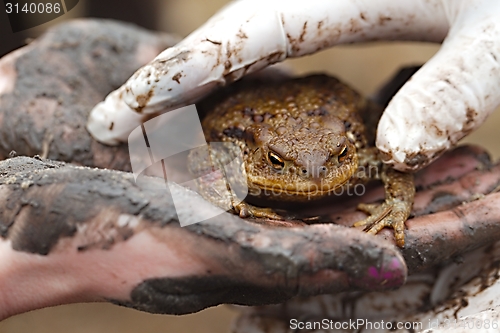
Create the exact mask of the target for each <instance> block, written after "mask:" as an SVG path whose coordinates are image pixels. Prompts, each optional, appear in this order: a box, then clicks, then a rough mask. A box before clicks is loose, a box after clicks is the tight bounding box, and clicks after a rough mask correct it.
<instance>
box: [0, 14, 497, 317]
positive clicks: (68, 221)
mask: <svg viewBox="0 0 500 333" xmlns="http://www.w3.org/2000/svg"><path fill="white" fill-rule="evenodd" d="M88 22H92V21H80V22H78V24H80V25H79V26H78V25H77V27H79V28H82V29H84V31H85V28H88V26H87V23H88ZM92 24H94V23H92ZM98 30H99V31H103V29H98ZM75 35H76V36H77V35H78V34H75ZM89 38H91V36H90V37H89ZM100 39H101V40H102V39H103V38H102V36H101V38H100ZM104 40H108V42H111V43H112V42H113V41H114V40H113V39H111V38H104ZM68 42H70V44H72V45H73V43H75V41H73V43H71V41H68ZM40 45H41V44H38V45H37V44H33V47H32V48H33V49H38V46H40ZM49 45H50V43H49ZM49 45H47V44H45V46H44V48H42V49H43V50H44V51H43V52H45V53H43V54H40V53H35V54H36V55H37V57H33V58H32V59H34V60H33V62H34V63H33V65H34V66H35V68H36V61H35V60H37V59H38V61H41V62H43V63H44V64H45V59H47V55H48V54H51V53H53V52H55V51H54V48H51V47H49ZM105 45H106V44H105ZM105 45H103V47H104V46H105ZM73 46H74V45H73ZM70 50H73V49H69V50H66V51H64V50H62V51H61V52H62V54H59V56H62V55H63V54H64V53H65V52H69V51H70ZM29 52H30V50H27V53H26V54H29ZM91 52H92V51H91ZM85 54H86V53H85V50H83V51H82V56H84V55H85ZM17 60H18V59H17V58H15V57H11V58H9V61H11V62H13V64H14V65H15V64H16V62H17ZM129 61H132V60H129ZM59 64H60V66H61V67H60V68H53V71H52V73H55V74H57V73H60V72H62V71H63V70H64V69H66V70H68V75H67V77H64V78H63V79H62V80H61V83H62V86H63V87H64V86H65V85H66V84H70V83H71V82H74V80H72V78H75V77H76V78H78V77H79V75H76V74H75V76H73V75H69V73H72V70H77V72H76V73H81V71H82V70H83V72H88V71H90V70H91V69H93V70H95V71H96V72H98V73H101V74H102V75H103V76H104V77H108V76H109V74H110V73H111V72H113V71H115V70H116V69H115V68H113V67H109V66H102V65H101V63H99V62H93V63H92V62H90V63H85V62H84V64H83V65H84V66H90V68H87V71H86V70H85V68H78V67H72V66H69V68H68V67H67V63H66V62H62V61H60V62H59ZM39 65H40V64H39ZM121 65H126V64H125V63H122V64H121ZM40 66H41V65H40ZM93 66H96V68H93ZM12 68H19V67H17V66H13V67H12ZM11 74H14V75H12V76H10V77H9V78H10V79H11V81H10V85H13V84H14V83H15V82H22V80H24V79H28V78H29V77H30V76H31V75H32V73H19V72H16V71H14V72H13V73H11ZM43 80H48V81H47V82H50V80H52V76H51V75H45V76H44V77H41V78H40V81H39V83H40V84H39V87H40V90H39V91H37V93H36V94H33V92H32V91H30V90H17V91H16V92H15V93H14V92H12V91H4V93H3V94H2V95H1V96H0V110H1V112H2V113H3V114H12V113H13V112H14V111H16V112H17V113H18V114H20V115H19V117H20V118H19V119H23V123H24V124H26V125H25V126H26V127H22V128H19V127H15V126H13V128H12V137H13V138H12V139H11V140H10V139H9V137H7V138H5V139H3V141H2V146H7V147H11V149H14V150H17V151H21V149H23V145H24V141H25V140H24V139H22V140H19V139H16V137H17V138H22V137H23V135H25V133H26V132H28V133H37V132H35V130H38V131H40V132H41V133H45V132H50V131H52V130H54V124H53V123H52V122H50V121H46V122H42V123H40V122H37V120H39V117H40V114H39V113H35V112H29V111H30V109H29V108H26V107H25V106H23V105H22V104H21V107H19V106H18V104H16V103H15V101H19V100H20V101H25V102H26V103H27V104H26V105H32V104H35V105H36V104H37V103H39V100H40V98H42V99H43V100H45V97H43V96H52V97H49V98H48V99H49V101H50V100H52V99H54V100H65V99H66V98H67V97H68V96H72V94H74V91H73V90H72V89H60V91H58V94H55V95H54V94H48V92H50V91H51V90H50V89H52V87H51V85H48V84H44V83H45V81H43ZM7 81H8V80H7ZM7 81H5V82H7ZM7 83H9V82H7ZM44 89H45V90H44ZM87 89H88V90H87ZM93 91H94V90H93V89H90V87H86V88H85V89H83V88H82V89H80V90H79V91H78V93H79V94H80V95H83V96H92V92H93ZM99 92H100V93H104V92H101V91H99ZM84 103H85V98H84V99H82V100H81V101H78V102H76V103H74V104H73V105H65V109H67V111H68V112H69V114H71V112H72V111H73V112H74V113H75V115H74V117H76V120H71V119H70V121H68V122H67V123H65V124H64V125H65V132H64V133H66V136H63V137H61V138H58V139H57V142H56V143H57V145H56V146H55V147H57V148H58V149H57V150H56V153H57V154H59V153H58V152H59V151H62V152H64V151H69V150H70V149H71V148H72V147H73V145H75V141H74V140H75V139H74V137H73V135H72V134H73V133H75V132H78V129H79V128H81V126H82V123H81V122H80V123H79V121H78V119H85V117H84V116H83V115H85V114H86V111H88V109H85V108H84V107H83V105H85V104H84ZM56 104H57V103H56ZM59 111H60V110H59V109H57V107H56V109H55V110H54V112H56V113H57V112H59ZM3 119H6V117H4V118H3ZM4 125H5V124H3V126H4ZM42 137H43V136H42ZM78 138H79V139H78V140H82V141H86V140H90V137H87V138H85V137H78ZM70 139H71V140H70ZM90 141H91V140H90ZM52 149H53V146H52V145H49V148H48V152H47V155H48V156H51V154H52V152H53V151H52ZM113 153H115V150H114V148H109V147H105V146H98V147H96V148H95V150H92V152H91V153H90V158H89V160H88V161H90V162H87V163H88V164H87V165H89V166H94V165H99V166H101V167H109V166H114V165H116V160H114V159H113V158H112V155H113ZM96 155H99V156H104V157H105V156H107V157H109V158H107V159H104V158H95V156H96ZM110 155H111V156H110ZM56 156H64V155H63V154H60V155H56ZM448 158H449V159H443V160H442V161H443V162H442V164H440V163H435V164H434V165H433V168H428V169H426V170H423V171H422V174H421V175H420V176H419V179H420V183H419V184H420V185H421V188H422V189H423V190H424V191H421V192H420V193H419V195H418V196H417V199H416V206H415V207H416V208H417V210H418V209H419V207H433V212H436V211H439V210H441V209H445V210H446V209H451V208H452V207H453V206H454V205H456V204H458V203H460V202H462V201H467V200H469V199H470V198H471V197H473V196H474V194H475V193H476V192H477V193H486V194H487V193H489V192H488V191H490V190H491V188H490V187H491V186H490V185H491V184H496V183H495V182H497V181H498V173H497V171H496V169H494V168H490V167H491V166H490V165H489V163H488V161H487V159H485V154H484V152H482V151H481V150H478V149H476V148H465V149H461V150H457V151H455V153H453V154H450V155H449V157H448ZM77 162H78V163H82V162H81V161H78V160H77ZM92 163H94V164H92ZM120 165H121V164H120ZM1 168H2V172H3V173H2V178H1V186H0V193H1V194H2V197H3V198H5V199H4V200H3V202H4V203H5V206H4V209H2V210H1V214H2V217H1V219H0V220H1V221H2V224H1V225H0V226H1V229H0V230H1V231H2V232H1V240H0V256H1V260H0V263H1V266H0V280H1V281H2V283H1V284H2V288H1V290H0V300H1V302H0V317H2V318H5V317H7V316H9V315H12V314H14V313H19V312H24V311H28V310H31V309H36V308H40V307H44V306H50V305H54V304H61V303H70V302H82V301H114V302H116V303H119V304H123V305H127V306H132V307H135V308H138V309H141V310H145V311H150V312H161V313H187V312H193V311H197V310H200V309H201V308H204V307H207V306H211V305H215V304H219V303H237V304H253V305H255V304H267V303H274V302H281V301H284V300H286V299H288V298H291V297H293V296H295V295H302V296H307V295H315V294H319V293H334V292H339V291H344V290H366V289H368V290H379V289H385V288H392V287H396V286H398V285H400V284H402V283H403V282H404V280H405V276H406V266H405V264H404V262H403V259H402V257H401V254H400V253H399V250H398V249H396V248H394V247H393V246H392V245H390V244H389V243H387V242H383V241H382V242H381V241H380V238H379V239H377V238H375V237H371V236H369V235H366V234H363V233H361V232H359V231H357V230H354V229H350V228H344V227H342V226H337V225H333V224H319V225H300V226H295V227H291V228H285V227H283V228H277V227H272V226H268V225H262V224H261V225H259V224H254V223H252V222H249V221H247V220H242V219H239V218H238V217H237V216H233V215H229V214H223V215H221V216H219V217H217V218H214V219H212V220H210V221H204V222H201V223H199V224H195V225H192V226H188V227H185V228H180V227H179V226H178V224H177V222H176V221H177V217H176V214H177V216H178V215H179V214H190V215H192V216H193V215H194V216H195V217H199V218H200V219H203V216H205V215H206V213H207V211H206V210H207V209H208V210H210V209H213V207H211V206H210V205H207V204H206V203H205V202H204V201H203V200H201V201H197V200H200V198H199V197H198V196H197V195H196V194H194V193H192V192H189V191H187V190H184V189H182V188H177V190H178V191H179V192H178V193H177V194H178V195H180V196H184V197H186V200H185V201H186V202H189V201H194V202H195V204H196V205H198V206H199V207H200V208H199V209H198V210H197V211H194V212H193V211H192V210H189V211H186V210H182V209H180V210H179V209H177V212H176V211H174V209H173V204H172V201H171V198H170V196H169V195H168V193H165V191H166V190H165V188H164V187H163V188H162V187H161V186H160V185H163V186H164V182H163V180H161V183H160V184H158V183H157V182H156V181H155V180H154V179H149V180H147V181H148V182H149V183H148V184H150V185H154V186H147V187H142V186H143V185H144V184H142V185H141V184H136V183H134V181H133V177H132V175H131V174H126V173H120V172H117V171H111V170H96V169H88V168H80V167H74V166H70V165H63V164H60V163H59V162H51V161H40V160H38V159H27V158H17V159H10V160H7V161H4V162H2V167H1ZM477 168H479V169H482V171H477V173H475V174H472V175H470V176H465V175H466V174H468V173H470V172H471V171H473V170H475V169H477ZM124 169H126V168H124ZM467 177H469V178H467ZM443 179H448V180H450V181H452V182H451V183H450V184H448V183H446V184H443V185H442V186H444V188H443V187H437V184H439V183H440V180H443ZM467 179H469V180H468V181H467ZM477 179H481V180H482V181H481V186H476V187H473V186H469V185H470V184H471V182H472V183H474V181H475V180H477ZM473 180H474V181H473ZM464 184H465V185H464ZM152 188H156V189H157V190H152ZM445 191H446V193H448V194H449V198H450V201H443V200H439V199H440V198H441V197H440V196H438V195H436V193H443V192H445ZM371 198H373V199H376V198H377V191H375V192H372V194H371ZM363 200H365V198H364V199H363ZM496 202H498V198H497V197H496V196H495V194H491V195H489V196H488V200H486V201H483V202H482V203H481V204H482V205H483V207H493V206H494V205H495V203H496ZM476 203H479V201H477V202H474V203H470V204H471V205H472V204H476ZM355 205H356V203H355V202H353V203H352V206H351V205H349V207H351V208H354V207H355ZM492 205H493V206H492ZM345 207H347V206H345ZM468 207H469V208H468ZM470 207H471V206H464V207H463V208H460V210H461V211H462V210H463V213H464V216H467V218H468V219H469V221H471V223H474V230H476V232H475V233H470V232H469V231H468V230H469V229H467V228H466V230H463V231H461V230H460V228H458V230H457V226H460V225H461V224H460V223H461V220H459V219H457V216H456V215H453V213H452V212H451V213H450V211H448V212H446V211H445V212H443V213H441V214H444V215H441V216H439V215H437V216H436V215H430V216H428V217H426V216H422V217H419V218H418V219H415V220H410V221H409V222H408V224H409V230H408V232H407V239H408V242H409V243H408V244H409V245H411V248H410V246H408V249H405V251H408V252H405V253H404V255H405V256H406V260H407V261H408V263H409V265H408V268H409V269H410V271H418V270H421V269H424V268H426V267H427V265H429V266H432V265H434V264H437V263H440V262H441V261H443V260H445V259H447V258H448V257H449V256H450V254H451V253H454V254H455V253H457V252H456V251H457V250H456V249H457V248H459V249H460V250H461V251H469V250H471V249H473V248H476V247H478V246H480V245H484V244H488V243H491V242H492V241H493V240H492V239H496V238H498V235H497V228H495V227H496V225H497V224H495V223H494V221H495V220H494V219H495V218H498V214H496V213H493V210H492V213H491V214H490V215H489V217H488V219H484V216H483V215H481V214H480V213H481V212H480V211H478V210H477V209H472V208H470ZM421 213H422V214H428V213H430V212H429V211H426V210H422V211H421ZM331 214H337V215H336V216H338V217H340V218H341V219H342V218H343V217H345V219H343V220H345V221H348V217H351V218H352V216H353V212H352V211H350V210H349V209H347V210H346V211H344V212H331ZM443 216H444V217H443ZM436 220H437V221H438V222H439V221H441V222H442V224H439V223H436ZM413 221H414V222H415V223H413ZM417 221H418V223H417ZM426 221H427V223H426ZM431 228H434V229H432V230H433V231H432V233H431V234H430V236H431V237H429V236H428V235H429V230H431ZM484 230H487V232H482V231H484ZM437 231H439V232H437ZM380 237H382V238H384V237H385V238H388V239H389V240H390V239H391V237H392V236H391V235H390V233H389V235H387V234H385V233H381V236H380ZM436 239H439V240H444V242H443V243H444V245H446V246H442V247H429V244H430V243H432V242H433V241H435V240H436ZM424 249H425V251H424ZM412 251H413V252H412ZM415 251H416V252H418V253H419V256H415Z"/></svg>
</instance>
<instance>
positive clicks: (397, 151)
mask: <svg viewBox="0 0 500 333" xmlns="http://www.w3.org/2000/svg"><path fill="white" fill-rule="evenodd" d="M446 14H447V17H448V18H449V20H450V24H451V30H450V33H449V35H448V36H447V38H446V40H445V41H444V43H443V46H442V47H441V49H440V50H439V52H438V53H437V54H436V55H435V56H434V57H433V58H432V59H431V60H430V61H428V62H427V63H426V64H425V65H424V66H423V67H422V68H421V69H420V70H419V71H418V72H417V73H416V74H414V75H413V77H412V78H411V80H409V81H408V82H407V83H406V84H405V85H404V86H403V87H402V88H401V90H400V91H399V92H398V93H397V94H396V95H395V96H394V98H393V99H392V100H391V102H390V103H389V105H388V107H387V109H386V110H385V112H384V114H383V115H382V118H381V120H380V123H379V125H378V130H377V147H378V148H379V149H380V150H381V151H382V152H384V153H385V154H386V156H385V159H386V162H388V163H391V164H393V165H394V167H395V168H397V169H399V170H402V171H405V170H406V171H407V170H416V169H418V168H421V167H423V166H425V165H427V164H428V163H430V162H431V161H433V160H434V159H435V158H437V157H438V156H439V155H441V154H442V153H443V152H444V151H445V150H446V149H448V148H450V147H451V146H453V145H454V144H456V143H457V142H458V141H459V140H460V139H461V138H463V137H464V136H466V135H467V134H468V133H470V132H471V131H473V130H474V129H476V128H477V127H478V126H479V125H481V124H482V123H483V122H484V120H485V119H486V117H487V116H488V115H489V114H490V113H491V112H492V111H493V110H495V108H496V107H498V106H499V105H500V20H499V18H500V3H499V2H498V1H494V0H478V1H473V2H470V1H450V2H449V4H448V5H447V6H446Z"/></svg>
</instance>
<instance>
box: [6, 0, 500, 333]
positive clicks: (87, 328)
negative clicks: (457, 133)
mask: <svg viewBox="0 0 500 333" xmlns="http://www.w3.org/2000/svg"><path fill="white" fill-rule="evenodd" d="M227 2H228V1H227V0H212V1H203V0H183V1H180V0H144V1H134V0H106V1H100V0H80V1H79V3H78V5H76V7H75V8H74V9H73V10H71V11H70V12H69V13H67V14H65V15H64V16H61V17H59V18H57V19H56V20H54V21H52V22H49V23H46V24H43V25H40V26H38V27H35V28H32V29H29V30H25V31H22V32H17V33H12V30H11V29H10V27H9V25H8V20H7V16H6V14H5V12H4V11H3V7H0V8H1V9H2V11H1V12H0V55H4V54H6V53H8V52H10V51H12V50H14V49H16V48H18V47H21V46H23V45H25V44H26V43H27V42H28V41H29V40H31V39H33V38H36V37H37V36H39V35H40V34H42V33H43V32H44V31H45V30H47V28H48V27H50V26H51V25H54V24H58V23H60V22H63V21H65V20H69V19H71V18H77V17H102V18H113V19H117V20H123V21H129V22H134V23H136V24H138V25H140V26H142V27H145V28H147V29H153V30H161V31H165V32H173V33H176V34H178V35H180V36H186V35H187V34H189V33H190V32H191V31H193V30H194V29H196V28H197V27H198V26H200V25H201V24H202V23H204V22H205V21H206V20H207V19H208V18H209V17H210V16H211V15H213V14H214V13H215V12H216V11H217V10H218V9H219V8H221V7H222V6H223V5H224V4H225V3H227ZM438 48H439V45H435V44H426V43H406V42H405V43H380V42H378V43H371V44H367V45H358V46H353V45H349V46H339V47H335V48H333V49H330V50H326V51H323V52H320V53H318V54H315V55H312V56H308V57H304V58H301V59H292V60H288V61H286V63H287V64H288V65H290V66H291V67H292V68H293V70H294V71H295V72H296V73H297V74H304V73H310V72H326V73H329V74H332V75H335V76H337V77H339V78H340V79H342V80H343V81H345V82H346V83H348V84H350V85H351V86H353V87H354V88H356V89H357V90H358V91H360V92H361V93H363V94H365V95H368V96H369V95H371V94H373V93H374V92H375V91H376V90H377V88H378V87H380V85H381V84H382V83H384V82H385V81H386V80H387V79H388V78H390V77H391V76H392V75H393V74H394V73H396V72H397V71H398V69H399V68H401V67H402V66H407V65H415V64H423V63H424V62H426V61H427V60H428V59H429V58H431V57H432V56H433V54H434V53H436V52H437V50H438ZM498 111H499V110H497V112H495V113H494V114H493V115H492V116H491V117H490V118H489V119H488V120H487V121H486V123H485V124H484V125H483V126H482V127H481V128H480V129H479V130H478V131H476V132H474V133H473V134H471V135H470V136H469V137H468V138H466V139H465V140H464V142H469V143H476V144H480V145H482V146H484V147H485V148H487V149H488V150H489V151H490V152H491V153H492V155H493V157H494V158H495V159H497V158H498V157H499V156H500V145H498V134H497V133H498V127H499V125H500V112H498ZM237 313H238V312H237V311H236V310H235V309H234V308H230V307H228V306H219V307H216V308H212V309H207V310H204V311H202V312H200V313H197V314H192V315H187V316H181V317H177V316H161V315H151V314H146V313H141V312H138V311H135V310H130V309H126V308H121V307H118V306H114V305H110V304H74V305H66V306H59V307H54V308H48V309H43V310H38V311H33V312H30V313H26V314H22V315H18V316H15V317H12V318H9V319H7V320H5V321H3V322H0V333H21V332H22V333H25V332H32V333H46V332H47V333H49V332H50V333H60V332H61V333H62V332H72V333H80V332H96V333H100V332H107V333H115V332H120V333H135V332H151V333H157V332H158V333H159V332H162V333H198V332H199V333H202V332H203V333H224V332H229V327H230V323H231V321H232V320H233V319H234V318H235V317H236V315H237Z"/></svg>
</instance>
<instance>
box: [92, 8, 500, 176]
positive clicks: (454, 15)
mask: <svg viewBox="0 0 500 333" xmlns="http://www.w3.org/2000/svg"><path fill="white" fill-rule="evenodd" d="M373 40H416V41H430V42H443V46H442V48H441V50H440V51H439V52H438V53H437V54H436V55H435V56H434V57H433V58H432V59H431V60H430V61H429V62H427V63H426V64H425V65H424V66H423V67H422V68H421V69H420V70H419V71H418V72H417V73H416V74H415V75H414V76H413V78H412V79H411V80H410V81H409V82H407V83H406V84H405V85H404V87H403V88H402V89H401V90H400V91H399V92H398V93H397V95H396V96H395V97H394V98H393V99H392V101H391V102H390V104H389V105H388V107H387V109H386V110H385V113H384V115H383V117H382V118H381V120H380V123H379V125H378V136H377V147H378V148H379V149H380V150H381V151H382V152H384V153H385V160H386V162H387V163H391V164H393V165H394V166H395V168H397V169H399V170H403V171H404V170H415V169H418V168H420V167H422V166H425V165H427V164H428V163H430V162H431V161H433V160H434V159H435V158H436V157H438V156H439V155H441V154H442V153H443V152H444V151H445V150H446V149H448V148H450V147H451V146H452V145H453V144H455V143H456V142H457V141H458V140H460V139H461V138H463V137H464V136H466V135H467V134H468V133H470V132H471V131H473V130H474V129H476V128H477V127H478V126H479V125H480V124H481V123H482V122H483V121H484V120H485V119H486V117H487V116H488V115H489V114H490V113H491V112H492V111H493V110H494V109H495V108H496V107H497V106H498V105H499V104H500V2H498V1H496V0H425V1H424V0H417V1H414V0H406V1H401V0H384V1H371V0H339V1H319V0H318V1H311V2H304V1H299V0H293V1H290V0H265V1H236V2H231V3H230V4H228V5H227V6H226V7H225V8H224V9H222V10H221V11H220V12H219V13H218V14H216V15H215V16H214V17H212V18H211V19H210V20H209V21H208V22H207V23H205V24H204V25H203V26H202V27H200V28H199V29H198V30H196V31H195V32H193V33H192V34H191V35H189V36H188V37H186V38H185V39H184V40H183V41H182V42H180V43H179V44H177V45H176V46H174V47H172V48H169V49H167V50H165V51H164V52H162V53H161V54H160V55H159V56H158V57H157V58H156V59H155V60H153V61H152V62H151V63H149V64H148V65H146V66H144V67H143V68H141V69H140V70H139V71H137V72H136V73H135V74H134V75H133V76H132V77H131V78H130V79H129V80H128V82H127V83H126V84H124V85H123V86H122V87H120V88H119V89H118V90H116V91H114V92H112V93H111V94H110V95H109V96H108V97H107V98H106V100H105V101H104V102H103V103H101V104H99V105H97V106H96V107H95V108H94V110H93V112H92V114H91V116H90V119H89V123H88V125H87V126H88V129H89V130H90V132H91V133H92V135H93V136H94V137H95V138H96V139H97V140H99V141H101V142H104V143H108V144H117V143H119V142H123V141H126V140H127V137H128V134H129V133H130V131H131V130H132V129H134V128H135V127H137V126H138V125H139V124H140V123H141V122H142V120H144V119H146V118H147V117H150V114H151V113H154V112H158V111H160V110H168V109H173V108H177V107H179V106H182V105H185V104H189V103H192V102H194V101H196V100H198V99H199V98H200V97H202V96H204V95H206V94H208V93H209V92H210V91H212V90H213V89H214V88H216V87H218V86H221V85H225V84H228V83H230V82H232V81H234V80H238V79H240V78H241V77H243V76H244V75H246V74H248V73H251V72H255V71H257V70H259V69H262V68H264V67H266V66H268V65H269V64H273V63H276V62H280V61H283V60H285V59H286V58H288V57H299V56H303V55H307V54H311V53H314V52H317V51H320V50H322V49H325V48H327V47H331V46H333V45H338V44H343V43H355V42H364V41H373Z"/></svg>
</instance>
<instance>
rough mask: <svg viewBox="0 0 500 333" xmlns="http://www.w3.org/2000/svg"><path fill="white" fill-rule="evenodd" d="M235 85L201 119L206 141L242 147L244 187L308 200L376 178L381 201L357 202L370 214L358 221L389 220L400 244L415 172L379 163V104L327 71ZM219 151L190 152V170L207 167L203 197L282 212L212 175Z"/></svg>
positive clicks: (249, 209) (248, 210)
mask: <svg viewBox="0 0 500 333" xmlns="http://www.w3.org/2000/svg"><path fill="white" fill-rule="evenodd" d="M232 89H233V91H231V93H230V94H226V95H225V97H224V98H223V99H222V100H220V101H218V102H217V103H215V105H212V106H211V109H210V110H209V112H208V113H207V115H206V117H205V118H204V120H203V122H202V127H203V131H204V135H205V139H206V140H207V142H231V143H234V144H235V145H236V146H237V147H239V149H241V152H242V153H243V157H242V161H243V165H241V166H240V167H241V171H242V172H243V175H244V177H246V181H247V184H246V185H247V186H248V189H249V195H251V196H254V197H261V198H262V197H265V198H266V199H269V200H273V201H290V202H299V201H308V200H315V199H318V198H322V197H324V196H325V195H327V194H328V193H331V192H332V191H335V190H338V189H341V188H342V187H346V186H353V185H355V184H358V183H366V182H367V181H368V180H372V179H380V180H382V182H383V183H384V185H385V193H386V199H385V202H384V203H382V204H360V205H359V206H358V208H359V209H360V210H362V211H364V212H366V213H368V214H370V216H369V217H368V218H366V219H365V220H362V221H359V222H357V223H356V224H355V226H366V228H365V230H366V231H368V232H369V233H371V234H376V233H377V232H379V231H380V230H381V229H382V228H384V227H386V226H387V227H391V228H393V229H394V234H395V238H396V242H397V244H398V245H399V246H404V222H405V221H406V220H407V218H408V216H409V215H410V211H411V207H412V204H413V197H414V194H415V187H414V184H413V176H412V175H411V174H408V173H401V172H398V171H396V170H394V169H392V168H390V167H388V166H386V165H385V164H383V163H382V161H381V158H380V156H379V152H378V150H377V149H376V148H375V146H374V141H375V129H376V125H377V122H378V119H379V116H380V110H379V108H377V107H375V106H374V105H373V104H371V103H369V102H367V101H366V100H365V99H364V98H362V97H361V96H360V95H359V94H358V93H356V92H355V91H353V90H352V89H351V88H349V87H348V86H346V85H345V84H343V83H341V82H339V81H338V80H337V79H335V78H332V77H328V76H325V75H313V76H309V77H304V78H298V79H290V80H287V81H284V82H271V83H262V82H259V83H253V84H251V83H243V84H239V85H237V86H236V88H232ZM209 155H210V156H211V160H210V158H208V156H209ZM216 155H217V153H215V152H214V150H213V149H212V151H211V152H210V154H208V153H207V152H205V153H203V152H202V151H201V150H200V151H196V150H195V151H192V152H191V154H190V156H189V168H190V171H191V172H192V173H193V174H195V175H200V174H201V175H204V176H202V177H200V178H199V179H198V187H199V192H200V193H201V194H202V195H203V196H204V197H205V198H206V199H208V200H209V201H211V202H213V203H215V204H217V205H218V206H220V207H222V208H224V209H227V210H232V211H234V212H236V213H238V214H239V215H240V216H242V217H264V218H271V219H282V217H281V216H280V215H278V214H277V213H276V212H275V211H274V210H272V209H270V208H261V207H256V206H253V205H251V204H249V203H247V202H240V201H239V200H235V195H234V193H231V191H227V190H229V189H230V188H229V185H228V182H227V181H226V179H225V177H224V176H223V175H222V174H221V173H219V174H218V175H219V176H216V177H214V173H213V171H214V169H213V167H212V165H213V164H212V161H215V160H218V159H220V156H216ZM226 162H227V161H226ZM226 162H220V161H219V162H215V163H216V164H217V163H219V165H220V163H226ZM219 170H222V168H219ZM210 172H212V173H210Z"/></svg>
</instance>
